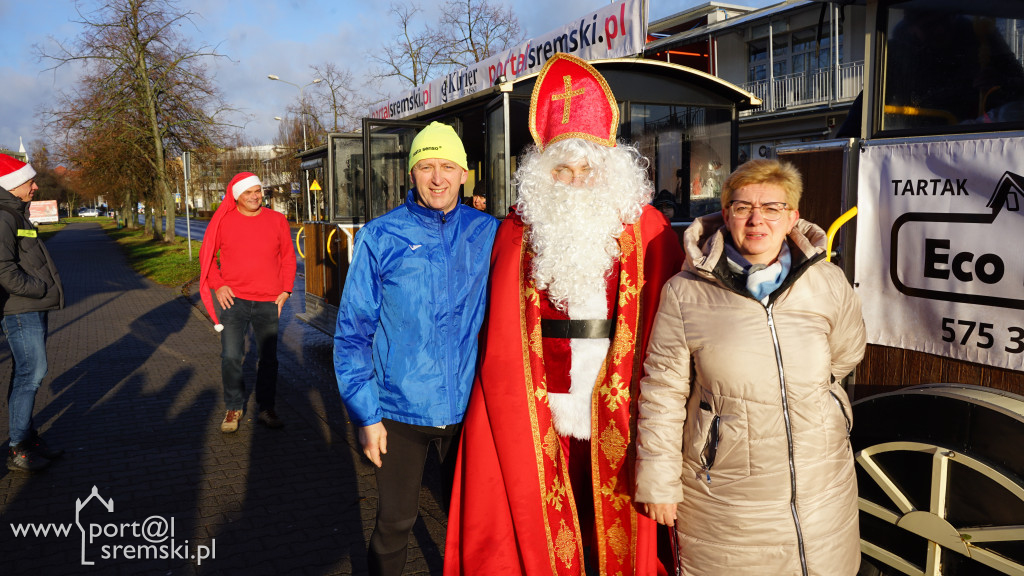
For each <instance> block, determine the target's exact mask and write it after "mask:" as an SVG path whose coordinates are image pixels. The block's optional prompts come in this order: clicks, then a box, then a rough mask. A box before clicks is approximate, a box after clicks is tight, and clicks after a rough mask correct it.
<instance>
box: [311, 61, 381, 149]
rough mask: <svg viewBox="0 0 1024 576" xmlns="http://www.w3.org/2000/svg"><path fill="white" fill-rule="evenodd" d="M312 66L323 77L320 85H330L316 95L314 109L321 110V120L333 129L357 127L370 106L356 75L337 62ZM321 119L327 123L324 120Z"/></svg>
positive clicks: (318, 118) (319, 111) (319, 121)
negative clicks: (360, 88) (359, 88)
mask: <svg viewBox="0 0 1024 576" xmlns="http://www.w3.org/2000/svg"><path fill="white" fill-rule="evenodd" d="M311 68H313V72H314V73H315V74H316V77H317V78H320V79H321V80H322V82H320V86H322V87H324V88H326V90H320V91H318V93H317V94H316V95H314V96H312V102H311V104H312V109H314V110H316V111H317V116H316V119H317V123H318V124H320V127H321V128H324V127H327V128H328V130H329V131H331V132H343V131H349V130H354V129H355V128H356V127H357V126H358V122H359V118H360V117H362V115H363V111H364V110H365V109H366V108H367V107H368V106H369V103H368V102H366V101H365V98H364V97H363V96H361V95H360V94H359V92H358V88H357V87H356V86H355V76H354V75H353V74H352V72H351V71H349V70H346V69H343V68H338V67H337V66H336V65H335V64H334V63H333V62H324V63H323V64H316V65H313V66H311ZM321 118H325V119H326V120H327V122H322V121H321ZM321 143H322V142H321Z"/></svg>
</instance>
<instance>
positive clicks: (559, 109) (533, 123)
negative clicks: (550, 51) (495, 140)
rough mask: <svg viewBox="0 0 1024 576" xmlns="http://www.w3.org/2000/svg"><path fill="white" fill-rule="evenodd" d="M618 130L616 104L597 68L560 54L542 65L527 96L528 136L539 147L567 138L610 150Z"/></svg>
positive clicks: (583, 61) (542, 147)
mask: <svg viewBox="0 0 1024 576" xmlns="http://www.w3.org/2000/svg"><path fill="white" fill-rule="evenodd" d="M618 129H619V105H618V104H617V103H616V102H615V95H614V94H612V89H611V88H610V87H609V86H608V82H606V81H605V79H604V76H601V73H600V72H598V71H597V69H595V68H594V67H593V66H591V65H590V64H588V63H587V62H586V61H585V60H582V59H580V58H577V57H575V56H571V55H569V54H565V53H563V52H558V53H556V54H555V55H554V56H552V57H551V59H550V60H548V61H547V62H546V63H545V64H544V68H542V69H541V71H540V75H539V76H538V77H537V83H536V84H534V85H533V95H532V96H531V97H530V134H532V135H533V141H534V142H536V143H537V147H538V148H540V149H541V150H544V148H546V147H547V146H548V144H551V143H553V142H558V141H559V140H565V139H566V138H582V139H584V140H590V141H591V142H596V143H598V144H601V145H603V146H608V147H612V146H615V134H616V133H617V132H618Z"/></svg>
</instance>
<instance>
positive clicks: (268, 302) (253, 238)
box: [199, 172, 295, 432]
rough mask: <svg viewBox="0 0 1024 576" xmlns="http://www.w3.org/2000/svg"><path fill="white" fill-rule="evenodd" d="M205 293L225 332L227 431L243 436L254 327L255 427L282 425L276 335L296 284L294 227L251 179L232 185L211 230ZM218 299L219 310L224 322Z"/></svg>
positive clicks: (204, 257)
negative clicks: (248, 339)
mask: <svg viewBox="0 0 1024 576" xmlns="http://www.w3.org/2000/svg"><path fill="white" fill-rule="evenodd" d="M199 263H200V272H199V292H200V297H201V298H202V300H203V304H205V305H206V310H207V311H208V312H209V314H210V319H211V320H213V323H214V324H215V326H214V328H215V329H216V330H217V331H218V332H220V333H221V377H222V379H223V384H224V405H225V407H226V412H225V415H224V420H223V422H221V425H220V429H221V431H222V432H234V431H235V430H238V423H239V420H240V419H241V417H242V407H243V406H242V404H243V402H244V401H245V384H244V383H243V382H242V360H243V359H244V358H245V335H246V332H247V331H248V329H249V326H250V325H251V326H252V329H253V334H254V336H255V338H256V347H257V350H258V351H259V364H258V366H257V370H256V387H255V391H254V394H255V396H256V404H257V405H258V406H259V410H258V416H257V421H259V422H260V423H261V424H263V425H265V426H267V427H268V428H281V427H282V426H284V424H283V423H282V422H281V419H280V418H279V417H278V416H277V412H276V411H275V410H274V401H275V396H276V390H277V332H278V323H279V320H280V317H281V308H282V307H283V306H284V303H285V300H287V299H288V296H290V295H291V293H292V287H293V286H294V284H295V250H294V249H293V248H292V242H291V228H289V226H288V220H287V219H286V218H285V217H284V215H282V214H281V213H280V212H275V211H274V210H270V209H266V208H264V207H263V186H262V185H261V184H260V179H259V178H258V177H257V176H256V175H255V174H252V173H251V172H241V173H239V174H237V175H236V176H235V177H234V178H232V179H231V182H230V183H229V184H228V189H227V193H226V194H225V195H224V200H223V202H221V205H220V206H219V207H218V208H217V211H216V212H215V213H214V215H213V218H212V219H210V223H209V225H208V226H207V227H206V234H205V235H204V236H203V247H202V249H201V250H200V251H199ZM211 291H213V292H214V293H215V296H216V300H217V304H218V305H219V307H220V317H219V319H218V315H217V310H216V307H215V306H214V298H213V295H211Z"/></svg>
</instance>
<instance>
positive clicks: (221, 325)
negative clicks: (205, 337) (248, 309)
mask: <svg viewBox="0 0 1024 576" xmlns="http://www.w3.org/2000/svg"><path fill="white" fill-rule="evenodd" d="M213 329H214V330H216V331H217V332H221V331H223V330H224V325H223V324H216V325H215V326H214V327H213Z"/></svg>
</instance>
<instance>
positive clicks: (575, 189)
mask: <svg viewBox="0 0 1024 576" xmlns="http://www.w3.org/2000/svg"><path fill="white" fill-rule="evenodd" d="M584 161H585V162H586V163H587V164H589V166H590V175H589V178H588V179H587V181H586V182H584V183H582V184H580V185H573V184H565V183H562V182H559V181H557V180H555V179H554V178H553V177H552V170H554V169H555V168H556V167H558V166H559V165H575V164H580V163H583V162H584ZM647 167H648V162H647V159H646V158H644V157H643V156H641V155H640V153H639V151H637V149H636V148H634V147H632V146H628V145H626V144H624V143H621V142H620V143H619V145H618V146H616V147H614V148H610V147H607V146H602V145H599V144H596V143H593V142H590V141H587V140H582V139H578V138H570V139H566V140H561V141H559V142H555V143H554V144H551V145H550V146H548V147H547V148H546V149H545V150H544V151H543V152H541V151H540V150H538V149H537V148H536V147H531V148H530V149H529V150H528V151H527V152H526V154H525V156H524V158H523V160H522V162H521V164H520V166H519V169H518V170H517V171H516V175H515V180H516V186H517V188H518V191H519V197H518V200H517V201H516V206H515V208H516V211H517V212H518V213H519V215H520V216H521V217H522V219H523V222H524V223H526V225H527V226H529V232H528V235H527V240H528V242H529V244H530V247H531V248H532V249H533V252H534V254H535V256H534V259H533V270H531V274H532V278H533V280H534V282H535V283H536V285H537V288H538V289H541V290H547V293H548V299H549V300H551V302H552V304H553V305H555V307H556V308H558V309H560V310H562V311H566V310H567V309H569V308H570V307H577V306H582V307H584V308H587V309H590V308H594V307H596V306H597V305H598V303H597V302H596V300H595V299H594V298H591V297H586V295H593V294H595V293H596V294H600V295H601V305H600V307H601V308H606V306H605V304H604V294H605V286H606V276H607V274H608V271H609V270H610V269H611V267H612V264H613V263H614V262H615V259H617V258H618V257H619V245H618V237H619V235H620V234H622V229H623V225H624V224H632V223H634V222H636V221H637V220H639V219H640V214H641V213H642V211H643V207H644V205H646V204H648V203H650V201H651V197H652V195H653V194H654V187H653V186H652V184H651V181H650V178H649V177H648V174H647ZM594 312H595V313H596V312H598V311H597V310H594ZM591 317H596V316H591Z"/></svg>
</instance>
